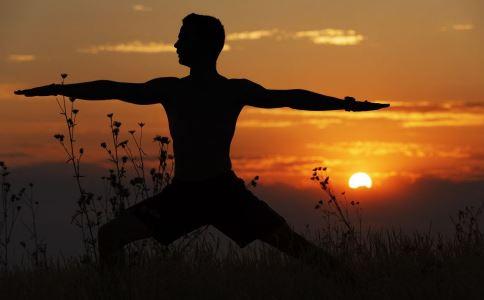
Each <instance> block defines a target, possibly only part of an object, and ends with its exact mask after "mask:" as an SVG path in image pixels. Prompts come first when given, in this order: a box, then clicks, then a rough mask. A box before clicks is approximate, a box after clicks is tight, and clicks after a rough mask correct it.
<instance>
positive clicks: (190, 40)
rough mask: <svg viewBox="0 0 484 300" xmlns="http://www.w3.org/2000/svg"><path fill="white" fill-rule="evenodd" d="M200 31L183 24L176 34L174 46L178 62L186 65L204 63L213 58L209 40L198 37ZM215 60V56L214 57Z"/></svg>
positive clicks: (191, 65)
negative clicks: (176, 38)
mask: <svg viewBox="0 0 484 300" xmlns="http://www.w3.org/2000/svg"><path fill="white" fill-rule="evenodd" d="M199 35H200V33H199V32H197V31H196V29H195V28H190V27H188V26H186V25H183V26H182V27H181V28H180V33H179V34H178V40H177V41H176V43H175V45H174V47H175V48H176V53H177V54H178V62H179V63H180V64H181V65H184V66H187V67H193V66H194V65H205V64H206V63H208V62H211V61H212V60H214V59H213V58H212V57H213V56H214V55H213V53H211V52H212V49H211V47H210V46H209V45H208V44H207V43H208V42H209V41H206V40H203V39H201V38H199ZM215 60H216V58H215Z"/></svg>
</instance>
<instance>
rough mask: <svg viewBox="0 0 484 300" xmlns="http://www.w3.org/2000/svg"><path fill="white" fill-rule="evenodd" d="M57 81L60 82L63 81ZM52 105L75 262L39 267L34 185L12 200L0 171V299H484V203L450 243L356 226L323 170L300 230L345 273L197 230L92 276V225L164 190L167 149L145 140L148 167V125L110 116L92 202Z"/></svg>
mask: <svg viewBox="0 0 484 300" xmlns="http://www.w3.org/2000/svg"><path fill="white" fill-rule="evenodd" d="M66 77H67V75H66V74H63V75H62V83H63V82H64V79H65V78H66ZM58 104H59V109H60V113H61V115H62V116H63V117H64V120H65V124H66V130H67V132H66V134H62V133H59V134H56V135H55V136H54V137H55V138H56V140H57V141H58V142H59V144H60V145H61V146H62V149H63V150H64V152H65V154H66V157H67V160H66V161H67V163H69V164H71V166H72V169H73V173H74V179H75V182H76V186H77V188H78V190H79V198H78V199H77V205H78V206H77V210H76V211H75V212H74V215H73V218H72V220H73V224H74V225H75V226H77V227H78V228H79V229H80V232H81V238H82V241H83V245H84V253H83V255H82V256H80V257H73V258H62V259H61V258H56V257H51V258H49V259H47V256H46V249H47V245H45V243H43V241H42V239H41V238H40V235H39V233H38V230H37V225H36V224H37V219H38V217H39V216H37V215H36V211H37V210H36V207H37V206H38V202H36V201H35V199H34V190H33V184H30V185H29V187H26V188H21V189H19V190H18V192H16V193H13V190H12V184H11V183H10V182H9V180H8V175H9V171H8V169H7V166H6V165H5V163H4V162H0V168H1V169H0V171H1V172H2V173H1V174H0V175H1V176H2V177H1V180H2V182H1V185H2V189H1V197H0V200H1V201H2V223H1V224H2V227H1V229H2V230H1V233H0V238H1V243H0V245H1V247H2V257H1V262H2V266H3V268H2V272H1V273H0V297H1V298H2V299H33V298H35V299H133V298H134V299H159V298H168V299H172V298H176V299H178V298H188V299H228V298H229V299H301V298H302V299H321V298H329V299H334V298H344V299H354V298H384V299H408V298H424V297H431V298H444V299H446V298H467V299H468V298H475V299H477V298H481V297H482V296H483V295H484V287H483V286H482V278H483V275H484V246H483V241H484V239H483V234H482V232H481V229H480V227H479V222H478V220H479V216H480V215H481V213H482V210H483V208H484V206H480V207H465V208H464V209H463V210H461V211H459V212H457V216H455V217H454V218H452V222H453V224H454V226H455V234H454V235H453V236H443V235H440V234H438V233H433V232H415V233H413V234H408V233H404V232H403V231H401V230H394V229H388V230H378V231H376V230H370V229H365V228H364V227H363V225H362V224H363V222H362V219H361V212H360V206H361V205H362V204H360V203H359V202H358V201H356V200H348V199H346V196H345V194H344V192H343V193H336V192H335V191H334V190H333V188H332V187H331V182H330V178H329V175H328V173H327V167H316V168H314V169H313V170H312V175H311V178H310V179H311V180H312V181H314V182H316V183H317V184H318V186H319V188H320V189H321V191H322V196H321V199H320V200H317V203H316V205H315V207H314V209H317V210H319V211H320V212H321V216H322V218H321V220H322V225H321V227H320V228H317V230H316V231H315V232H313V233H309V232H308V235H311V236H308V238H310V239H312V240H314V241H315V242H316V244H317V245H318V246H319V247H321V248H324V249H326V250H327V251H328V252H329V253H330V254H332V255H333V256H334V257H335V258H336V260H337V261H338V262H340V263H341V264H342V265H344V266H345V271H346V273H345V274H343V273H342V272H341V269H340V268H334V269H331V268H328V267H327V265H326V264H324V263H322V262H319V261H314V263H310V264H308V263H307V261H308V259H302V260H296V259H294V258H291V257H289V256H287V255H284V254H282V253H281V252H279V251H277V250H275V249H272V248H270V247H269V246H266V245H262V244H258V243H255V244H254V245H251V246H249V247H248V249H243V250H241V249H239V248H238V247H237V246H235V244H233V243H227V242H225V241H223V240H220V239H219V238H218V237H217V236H216V235H212V234H211V233H210V232H208V231H206V230H205V229H206V227H203V228H202V229H200V230H198V231H195V232H193V233H192V234H189V235H187V236H186V237H184V238H182V239H181V240H179V241H177V242H176V243H174V244H172V245H170V246H160V245H158V244H157V243H154V242H151V241H142V242H139V243H136V244H134V245H130V246H128V247H127V250H128V251H127V256H128V258H129V259H128V265H127V266H125V267H119V268H114V269H102V268H99V265H98V253H97V230H98V229H99V227H100V226H101V225H102V224H104V223H106V222H108V221H109V220H111V219H112V218H114V217H116V216H117V215H118V214H120V213H122V212H123V211H124V210H125V209H126V208H127V207H129V206H130V205H133V204H135V203H137V202H139V201H141V200H143V199H146V198H147V197H149V196H152V195H154V194H156V193H158V192H160V191H161V190H162V189H163V188H164V187H165V186H166V185H167V184H169V183H170V181H171V179H172V175H173V165H174V158H173V156H172V155H171V154H169V151H168V145H169V143H170V140H169V139H168V138H167V137H162V136H155V137H154V138H153V142H155V143H156V144H157V145H158V153H157V154H156V161H157V164H156V166H153V167H152V168H148V167H147V163H146V157H147V156H148V155H147V154H146V153H145V151H144V149H143V145H144V141H143V128H144V126H145V124H144V123H138V128H137V129H136V130H128V138H127V139H124V138H123V132H122V130H121V128H123V127H122V123H121V122H120V121H119V120H116V119H115V117H114V114H112V113H110V114H108V115H107V117H108V123H107V125H108V127H109V131H110V142H109V143H108V142H105V141H104V142H101V143H100V146H101V149H102V151H105V153H106V155H107V159H108V161H109V162H110V165H111V167H110V168H109V169H108V174H107V175H106V176H103V177H102V178H101V179H102V180H103V182H104V190H103V192H102V193H99V195H97V194H95V193H93V192H89V191H87V189H86V188H85V187H84V184H83V178H84V177H83V175H82V173H81V170H82V167H81V162H82V158H83V156H84V155H85V151H84V149H83V148H82V147H81V146H80V145H79V141H78V140H77V136H76V130H75V129H76V128H77V127H76V126H78V119H77V117H78V115H79V113H80V112H79V110H78V109H76V108H75V99H66V98H65V97H61V98H59V99H58ZM148 169H149V170H148ZM258 180H259V177H258V176H256V177H255V178H254V179H252V180H251V181H249V183H248V184H247V186H251V187H255V186H257V183H258ZM295 200H296V199H295ZM22 207H25V208H27V209H28V210H25V209H21V208H22ZM309 209H311V207H308V210H309ZM21 213H25V214H27V216H28V220H29V221H28V222H24V225H25V227H26V228H27V229H28V230H27V232H28V233H29V235H28V237H26V238H25V239H24V241H22V242H21V246H22V248H23V249H25V251H26V253H27V254H28V257H31V259H30V260H28V261H24V262H23V263H22V264H19V265H16V266H13V267H12V266H9V265H8V261H9V260H8V254H9V250H10V247H9V246H10V241H11V235H12V233H13V232H14V231H13V228H14V227H15V226H16V225H18V224H17V221H18V220H19V216H20V214H21Z"/></svg>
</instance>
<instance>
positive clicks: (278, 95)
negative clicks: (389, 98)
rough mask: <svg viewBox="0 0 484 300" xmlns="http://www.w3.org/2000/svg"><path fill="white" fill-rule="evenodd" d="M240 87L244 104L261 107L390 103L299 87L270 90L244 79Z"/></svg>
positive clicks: (334, 107)
mask: <svg viewBox="0 0 484 300" xmlns="http://www.w3.org/2000/svg"><path fill="white" fill-rule="evenodd" d="M241 89H242V94H243V96H244V98H245V99H244V104H246V105H250V106H255V107H261V108H280V107H289V108H294V109H300V110H312V111H322V110H339V109H344V110H347V111H368V110H376V109H380V108H384V107H388V106H390V104H383V103H373V102H368V101H356V100H355V99H354V98H352V97H346V98H345V99H344V100H343V99H339V98H335V97H331V96H325V95H322V94H318V93H315V92H311V91H307V90H301V89H293V90H271V89H266V88H264V87H262V86H261V85H259V84H257V83H254V82H252V81H250V80H246V79H245V80H242V87H241Z"/></svg>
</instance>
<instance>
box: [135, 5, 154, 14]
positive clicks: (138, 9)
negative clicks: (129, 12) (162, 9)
mask: <svg viewBox="0 0 484 300" xmlns="http://www.w3.org/2000/svg"><path fill="white" fill-rule="evenodd" d="M132 9H133V10H134V11H136V12H150V11H152V10H153V9H152V8H151V7H148V6H145V5H143V4H134V5H133V6H132Z"/></svg>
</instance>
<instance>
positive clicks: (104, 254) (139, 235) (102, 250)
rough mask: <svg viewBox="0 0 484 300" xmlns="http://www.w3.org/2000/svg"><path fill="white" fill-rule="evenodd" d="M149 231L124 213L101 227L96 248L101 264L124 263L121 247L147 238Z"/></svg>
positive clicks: (134, 218)
mask: <svg viewBox="0 0 484 300" xmlns="http://www.w3.org/2000/svg"><path fill="white" fill-rule="evenodd" d="M150 236H151V231H150V230H149V228H148V227H146V225H144V224H143V223H142V222H141V221H140V220H138V218H136V217H135V216H133V215H131V214H129V213H126V214H123V215H122V216H120V217H117V218H115V219H114V220H112V221H110V222H108V223H106V224H104V225H103V226H101V228H100V229H99V232H98V248H99V257H100V261H101V264H103V265H106V266H112V265H115V264H123V263H124V251H123V247H124V246H125V245H126V244H129V243H131V242H134V241H137V240H141V239H145V238H149V237H150Z"/></svg>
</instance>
